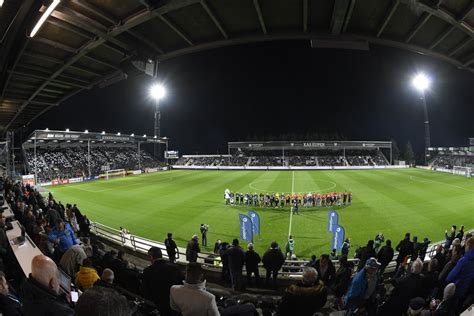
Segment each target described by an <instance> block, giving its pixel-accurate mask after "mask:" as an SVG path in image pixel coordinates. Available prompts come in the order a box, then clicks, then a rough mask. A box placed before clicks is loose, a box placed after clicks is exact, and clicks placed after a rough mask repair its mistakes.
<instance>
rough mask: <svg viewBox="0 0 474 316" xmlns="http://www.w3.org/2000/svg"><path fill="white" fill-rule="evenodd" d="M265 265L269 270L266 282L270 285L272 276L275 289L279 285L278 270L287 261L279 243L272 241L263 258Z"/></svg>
mask: <svg viewBox="0 0 474 316" xmlns="http://www.w3.org/2000/svg"><path fill="white" fill-rule="evenodd" d="M262 262H263V267H264V268H265V269H266V270H267V273H266V278H265V284H266V285H267V286H268V285H269V283H270V277H271V276H272V277H273V280H272V281H273V282H272V286H273V289H276V287H277V278H278V271H280V269H281V267H282V265H283V263H285V256H283V253H282V252H281V250H280V248H279V247H278V244H277V243H276V242H275V241H272V243H271V245H270V249H268V250H267V251H266V252H265V254H264V255H263V258H262Z"/></svg>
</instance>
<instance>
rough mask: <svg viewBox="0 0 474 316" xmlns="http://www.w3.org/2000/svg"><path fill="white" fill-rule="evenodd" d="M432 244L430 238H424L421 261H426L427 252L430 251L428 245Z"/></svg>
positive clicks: (421, 246)
mask: <svg viewBox="0 0 474 316" xmlns="http://www.w3.org/2000/svg"><path fill="white" fill-rule="evenodd" d="M430 243H431V240H429V238H428V237H425V238H423V242H422V243H421V244H420V251H419V253H418V255H419V257H420V259H421V261H425V257H426V252H427V251H428V245H429V244H430Z"/></svg>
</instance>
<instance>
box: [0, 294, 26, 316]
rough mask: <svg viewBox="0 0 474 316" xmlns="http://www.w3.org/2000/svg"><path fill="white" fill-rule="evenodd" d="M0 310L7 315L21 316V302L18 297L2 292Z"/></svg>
mask: <svg viewBox="0 0 474 316" xmlns="http://www.w3.org/2000/svg"><path fill="white" fill-rule="evenodd" d="M0 311H1V312H2V313H3V315H5V316H21V315H23V313H22V311H21V304H20V302H19V300H18V298H15V297H13V296H10V295H8V296H7V295H3V294H0Z"/></svg>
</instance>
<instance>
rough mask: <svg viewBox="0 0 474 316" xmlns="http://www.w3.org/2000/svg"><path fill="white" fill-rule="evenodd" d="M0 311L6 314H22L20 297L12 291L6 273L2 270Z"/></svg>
mask: <svg viewBox="0 0 474 316" xmlns="http://www.w3.org/2000/svg"><path fill="white" fill-rule="evenodd" d="M0 311H1V312H2V313H3V315H5V316H21V315H23V313H22V309H21V302H20V299H19V298H18V297H16V296H15V295H14V294H13V293H11V292H10V289H9V287H8V282H7V280H6V279H5V274H4V273H3V272H2V271H0Z"/></svg>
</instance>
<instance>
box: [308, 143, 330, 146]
mask: <svg viewBox="0 0 474 316" xmlns="http://www.w3.org/2000/svg"><path fill="white" fill-rule="evenodd" d="M325 146H326V144H325V143H303V147H325Z"/></svg>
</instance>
